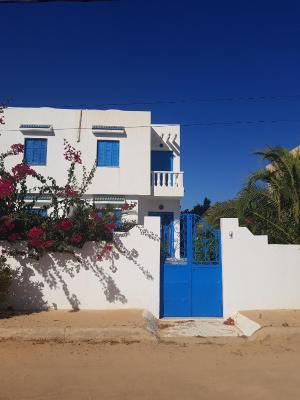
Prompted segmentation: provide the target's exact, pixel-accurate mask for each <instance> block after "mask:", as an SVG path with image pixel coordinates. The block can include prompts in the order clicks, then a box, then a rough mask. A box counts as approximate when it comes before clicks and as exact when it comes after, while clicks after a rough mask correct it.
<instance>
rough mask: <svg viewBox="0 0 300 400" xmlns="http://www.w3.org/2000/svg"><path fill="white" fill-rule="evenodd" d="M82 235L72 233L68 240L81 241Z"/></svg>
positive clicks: (77, 242)
mask: <svg viewBox="0 0 300 400" xmlns="http://www.w3.org/2000/svg"><path fill="white" fill-rule="evenodd" d="M82 240H83V237H82V236H81V235H80V233H74V235H73V236H72V237H71V239H70V241H71V242H72V243H76V244H79V243H80V242H82Z"/></svg>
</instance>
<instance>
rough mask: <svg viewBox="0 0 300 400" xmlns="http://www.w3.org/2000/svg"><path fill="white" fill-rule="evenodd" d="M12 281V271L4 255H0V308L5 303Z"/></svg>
mask: <svg viewBox="0 0 300 400" xmlns="http://www.w3.org/2000/svg"><path fill="white" fill-rule="evenodd" d="M11 281H12V271H11V269H10V267H9V265H8V264H7V259H6V257H5V256H4V255H0V308H2V307H3V306H4V305H5V300H6V296H7V294H8V290H9V287H10V284H11Z"/></svg>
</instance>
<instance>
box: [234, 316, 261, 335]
mask: <svg viewBox="0 0 300 400" xmlns="http://www.w3.org/2000/svg"><path fill="white" fill-rule="evenodd" d="M234 321H235V325H236V326H237V328H238V329H239V330H240V331H241V332H242V334H243V335H245V336H251V335H253V334H254V333H255V332H256V331H258V330H259V329H261V325H259V324H258V323H257V322H255V321H253V320H252V319H250V318H248V317H246V316H245V315H243V314H241V313H239V312H238V313H237V314H236V316H235V317H234Z"/></svg>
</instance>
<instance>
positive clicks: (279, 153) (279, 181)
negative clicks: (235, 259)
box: [206, 147, 300, 244]
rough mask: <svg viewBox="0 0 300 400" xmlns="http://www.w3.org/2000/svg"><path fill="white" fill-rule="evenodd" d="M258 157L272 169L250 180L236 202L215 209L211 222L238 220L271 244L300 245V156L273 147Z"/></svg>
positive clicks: (217, 206)
mask: <svg viewBox="0 0 300 400" xmlns="http://www.w3.org/2000/svg"><path fill="white" fill-rule="evenodd" d="M255 154H256V155H258V156H260V157H261V158H262V159H263V160H264V161H268V162H269V164H268V166H267V167H266V168H263V169H260V170H258V171H256V172H254V173H253V174H252V175H251V176H250V177H249V178H248V180H247V183H246V185H245V186H244V188H243V189H242V190H241V192H240V193H239V194H238V196H237V197H236V199H234V200H230V201H227V202H224V203H217V204H216V205H215V206H213V207H211V208H210V210H208V212H207V214H206V218H207V220H208V221H209V222H211V223H213V224H214V225H215V224H216V222H217V221H218V220H219V218H220V217H228V216H229V217H237V218H239V219H240V221H241V223H242V224H246V225H247V226H249V228H250V229H251V231H252V232H253V233H255V234H267V235H268V236H269V240H270V242H271V243H295V244H296V243H300V152H299V151H295V152H290V151H289V150H288V149H286V148H283V147H270V148H268V149H265V150H262V151H258V152H256V153H255Z"/></svg>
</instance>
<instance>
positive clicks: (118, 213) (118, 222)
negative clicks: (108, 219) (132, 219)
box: [113, 209, 122, 227]
mask: <svg viewBox="0 0 300 400" xmlns="http://www.w3.org/2000/svg"><path fill="white" fill-rule="evenodd" d="M113 215H114V216H115V217H116V218H117V219H116V221H114V224H115V225H116V226H117V227H119V226H121V224H122V210H119V209H115V210H113Z"/></svg>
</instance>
